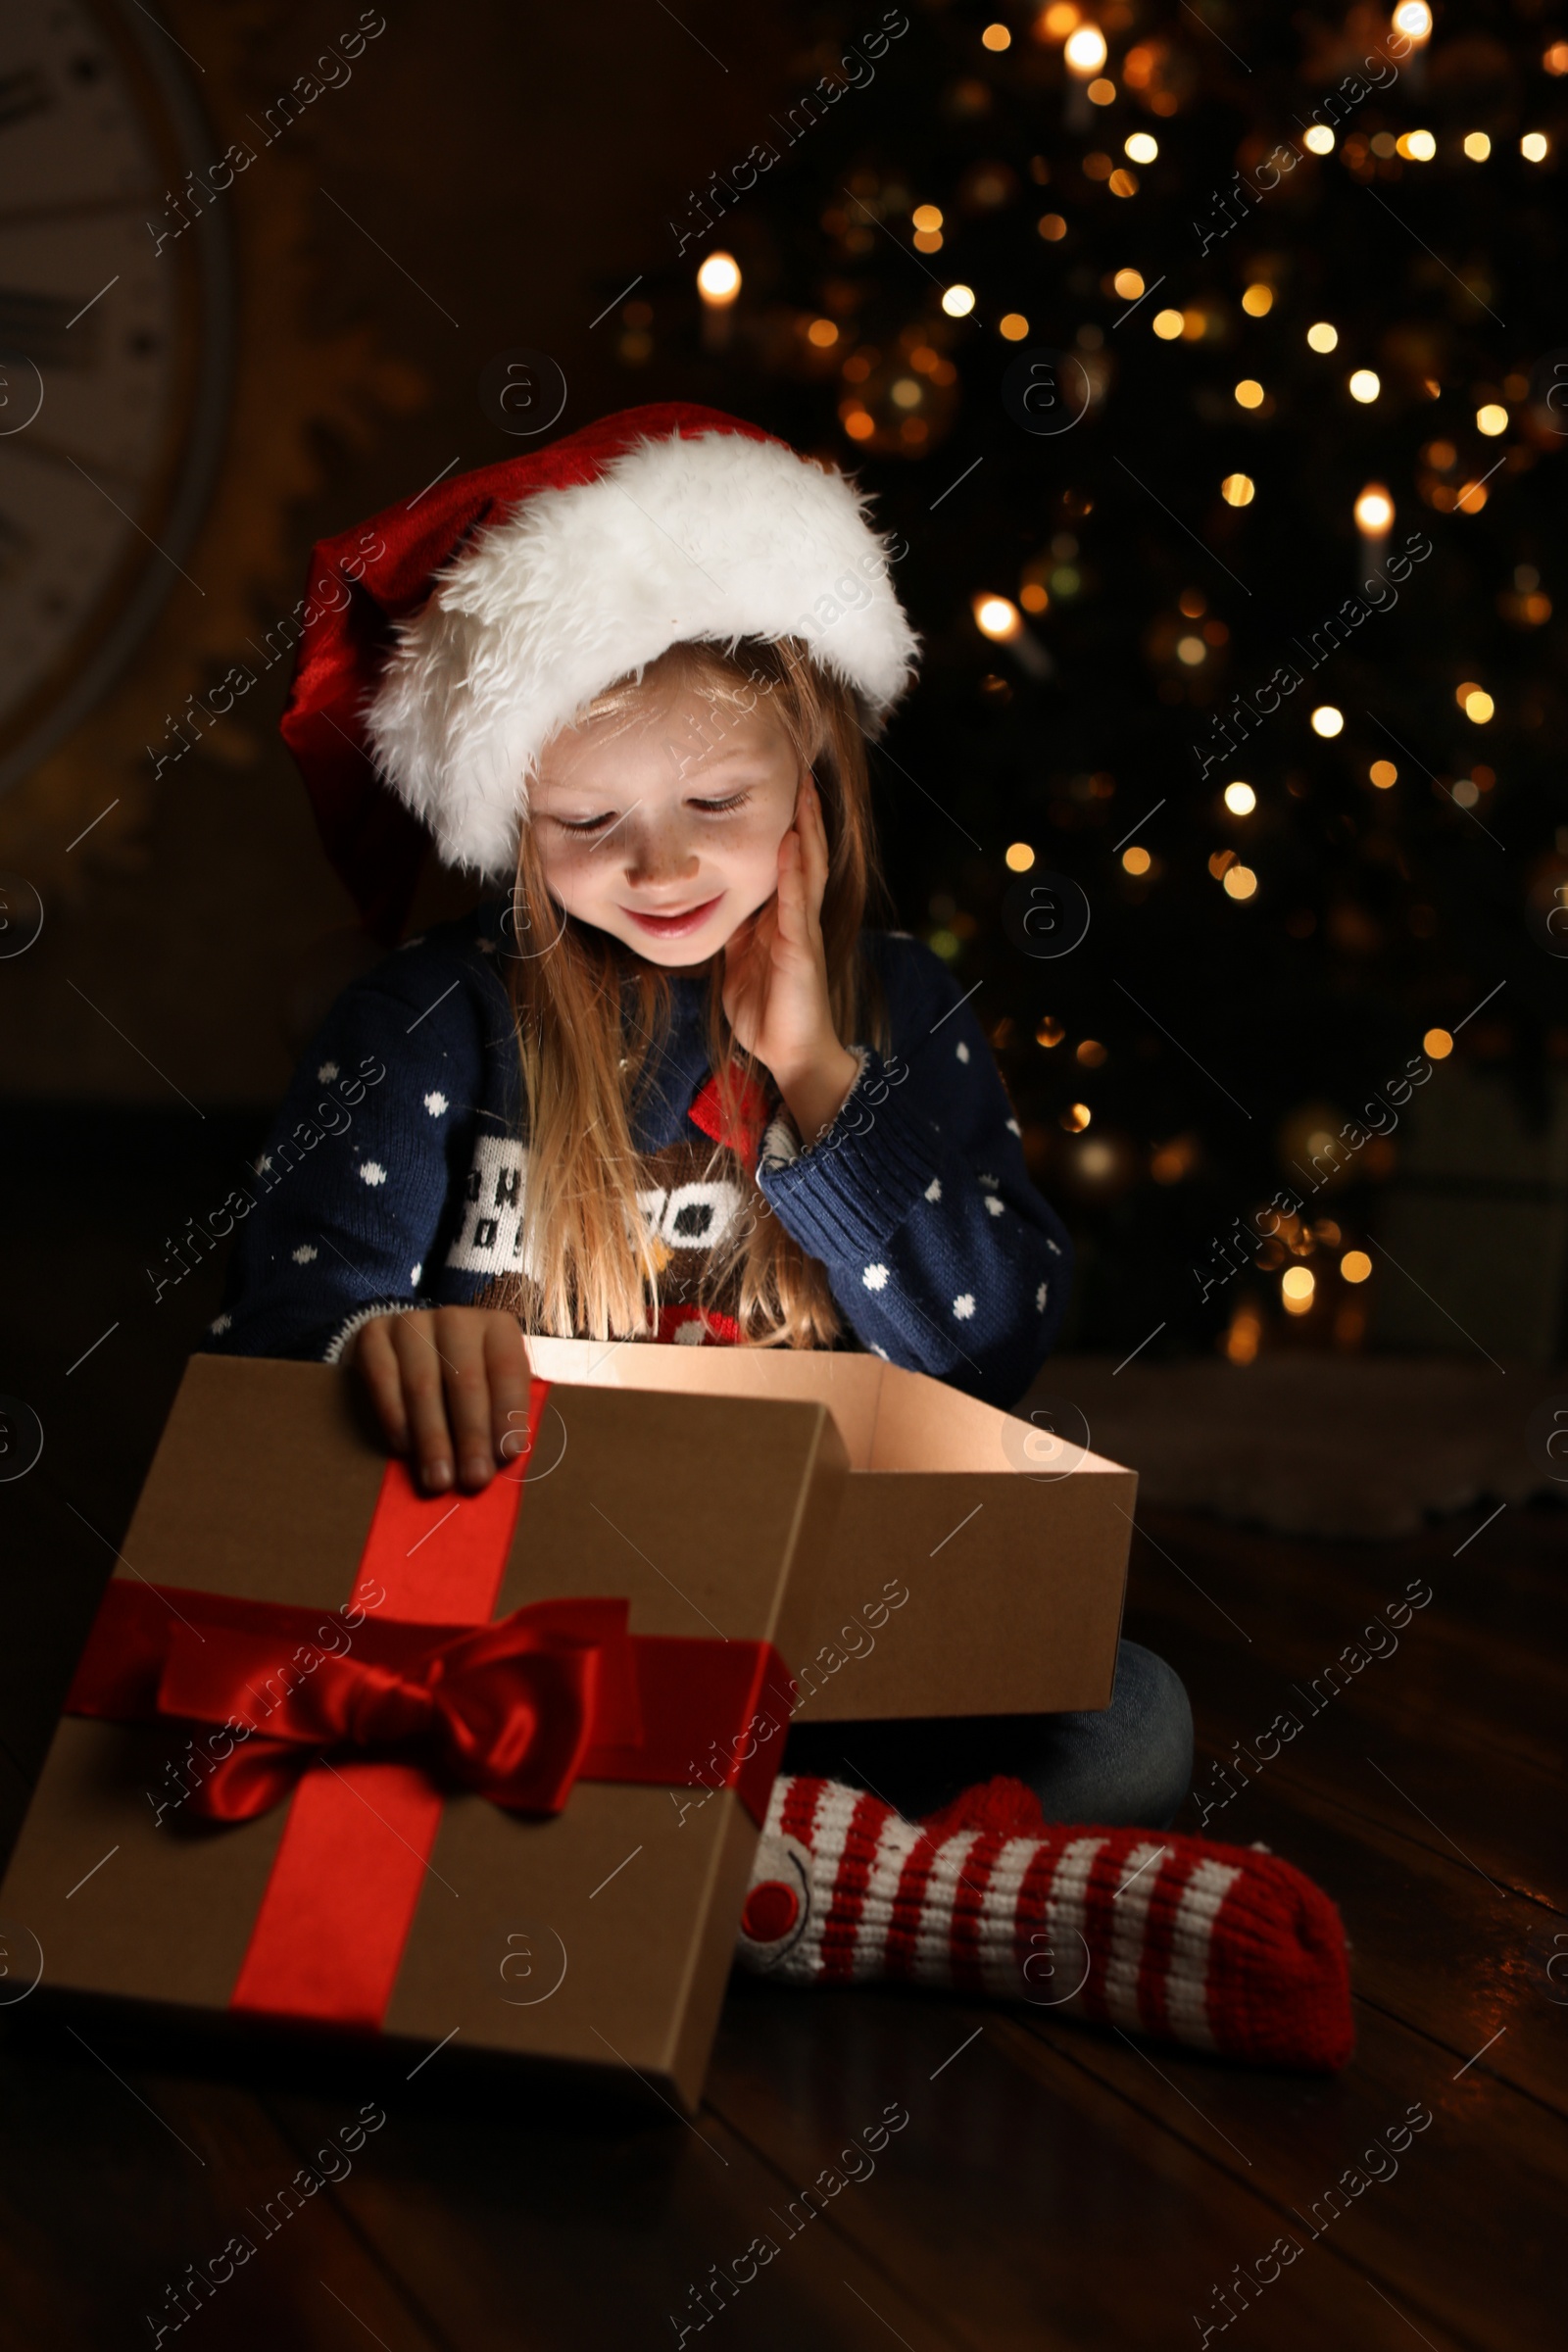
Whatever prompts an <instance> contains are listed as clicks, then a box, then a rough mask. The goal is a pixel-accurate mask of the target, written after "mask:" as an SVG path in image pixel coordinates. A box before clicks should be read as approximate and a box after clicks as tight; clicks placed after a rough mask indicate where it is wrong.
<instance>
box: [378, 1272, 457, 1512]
mask: <svg viewBox="0 0 1568 2352" xmlns="http://www.w3.org/2000/svg"><path fill="white" fill-rule="evenodd" d="M390 1320H391V1324H392V1330H391V1334H390V1337H391V1342H392V1348H393V1351H394V1353H395V1354H396V1356H397V1361H398V1375H399V1378H400V1379H401V1381H402V1384H403V1403H404V1409H405V1410H406V1412H407V1413H408V1416H409V1442H410V1450H411V1451H412V1453H413V1455H414V1459H415V1461H416V1463H417V1467H418V1472H419V1477H420V1479H421V1481H422V1483H423V1485H424V1487H425V1488H426V1490H427V1491H428V1492H429V1493H431V1494H439V1493H440V1492H441V1491H442V1490H443V1489H444V1488H447V1487H450V1486H451V1484H452V1433H451V1431H450V1430H449V1428H448V1427H447V1410H446V1399H445V1396H444V1394H443V1391H442V1385H441V1358H440V1356H439V1355H438V1354H437V1353H436V1350H435V1345H434V1335H433V1333H432V1331H431V1328H430V1326H431V1325H432V1324H433V1323H434V1321H435V1317H434V1316H433V1315H431V1314H429V1313H424V1312H421V1313H417V1314H410V1315H397V1316H395V1317H392V1318H390Z"/></svg>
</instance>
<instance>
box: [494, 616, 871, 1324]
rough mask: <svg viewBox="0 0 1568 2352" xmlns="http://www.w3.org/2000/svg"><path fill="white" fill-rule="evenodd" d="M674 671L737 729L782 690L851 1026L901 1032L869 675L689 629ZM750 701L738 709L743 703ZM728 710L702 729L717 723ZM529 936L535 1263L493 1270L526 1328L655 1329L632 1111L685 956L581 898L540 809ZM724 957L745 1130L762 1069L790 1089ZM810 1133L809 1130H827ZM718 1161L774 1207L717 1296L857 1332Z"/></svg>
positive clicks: (621, 702) (728, 1107)
mask: <svg viewBox="0 0 1568 2352" xmlns="http://www.w3.org/2000/svg"><path fill="white" fill-rule="evenodd" d="M651 667H652V668H653V669H657V672H658V680H657V683H659V684H662V683H663V682H664V681H666V680H668V681H672V682H673V683H675V684H676V685H679V686H685V687H689V688H691V689H692V690H694V691H695V692H696V693H697V695H698V696H699V697H700V699H701V700H702V701H703V702H704V703H705V704H706V705H707V707H708V711H709V713H710V714H711V726H712V728H713V729H714V730H715V731H721V730H722V727H723V726H724V725H726V724H733V723H734V721H735V715H744V714H745V713H747V712H749V711H753V710H755V709H756V708H757V706H758V702H759V698H760V696H761V695H765V696H766V697H767V698H768V705H769V708H770V709H771V710H772V711H774V712H775V713H776V715H777V717H778V719H779V721H780V723H781V725H782V726H783V729H784V732H785V734H786V736H787V737H788V740H789V743H790V746H791V749H792V750H793V751H794V752H795V753H796V755H797V757H798V758H799V760H801V761H802V762H803V764H805V765H806V766H808V767H809V768H810V770H811V772H812V774H813V775H814V777H815V779H816V784H817V789H818V792H819V794H820V796H821V803H822V815H823V821H824V824H825V827H826V832H827V841H828V857H829V862H828V876H827V886H826V889H825V891H824V893H823V899H822V909H821V924H822V941H823V947H824V950H825V955H826V963H827V980H828V996H829V1002H830V1005H831V1006H832V1013H833V1025H834V1028H835V1030H836V1032H837V1034H838V1036H839V1038H840V1039H841V1040H842V1041H843V1042H844V1043H845V1044H846V1045H850V1044H874V1045H877V1046H878V1047H881V1048H883V1049H884V1050H885V1049H886V1047H887V1044H888V1032H887V1013H886V1006H885V1004H884V1001H883V997H882V992H881V989H880V986H879V985H878V982H877V978H876V974H875V971H874V969H873V967H872V966H871V964H870V962H869V959H868V958H867V957H866V956H865V954H864V951H863V949H862V946H861V941H860V932H861V926H862V923H863V921H864V919H865V915H866V908H867V904H868V901H869V900H871V899H873V898H874V899H875V900H876V901H877V902H878V906H879V909H880V906H881V905H882V904H883V903H884V900H885V894H884V891H883V886H882V882H881V877H880V875H879V873H878V871H877V868H876V862H875V845H874V840H873V834H872V825H871V806H870V782H869V778H868V775H867V772H866V760H865V743H864V737H863V734H862V731H861V728H860V724H859V720H858V717H857V715H856V710H855V704H854V700H853V698H852V696H851V694H850V691H849V689H848V688H847V687H846V686H844V685H843V684H842V683H841V682H840V681H839V680H838V679H836V678H834V677H832V676H831V675H830V674H829V673H828V672H827V671H825V670H824V669H822V668H820V667H819V666H818V665H817V664H816V663H815V662H812V661H811V660H810V658H809V655H808V653H807V651H806V648H805V646H804V645H803V644H801V643H800V641H799V640H796V639H792V638H787V637H786V638H781V639H779V640H778V641H777V642H776V643H764V642H762V641H760V640H751V641H746V640H743V641H740V642H739V643H737V644H736V645H735V646H733V647H731V648H729V649H725V648H722V647H720V646H717V645H711V644H706V643H682V644H679V645H676V646H673V647H671V648H670V649H669V651H668V652H667V653H666V654H664V655H663V656H662V657H661V659H660V662H658V663H657V664H654V665H651ZM655 684H656V681H655V680H654V678H653V677H652V676H651V675H649V674H646V673H633V674H631V675H628V676H627V677H624V678H622V679H620V680H618V681H617V682H616V683H615V684H614V685H613V686H611V687H609V688H607V689H606V691H605V692H604V693H603V694H601V695H599V696H597V697H596V699H595V700H594V701H593V702H592V703H591V704H590V705H589V706H588V707H587V709H586V710H585V711H583V712H581V713H580V714H579V717H578V719H577V721H576V724H578V725H579V726H580V725H585V724H587V723H589V722H590V721H591V720H594V719H600V718H610V719H614V718H620V719H622V720H624V721H625V722H626V723H628V724H629V723H631V722H632V720H633V719H634V718H635V717H636V716H638V715H639V714H640V712H641V711H642V710H643V709H645V708H646V704H647V700H648V698H649V696H650V695H651V693H652V692H653V691H654V689H655ZM731 714H734V715H731ZM708 731H709V730H708V724H707V722H705V726H704V728H703V729H701V730H700V733H702V734H704V735H706V734H707V733H708ZM512 923H513V929H514V934H515V940H516V942H517V943H518V944H519V946H522V945H524V944H525V943H534V942H537V943H540V944H539V945H538V947H537V948H529V949H528V950H527V952H523V953H514V955H513V956H512V957H511V958H510V959H509V962H508V967H507V968H508V992H509V995H510V997H511V1001H512V1009H513V1017H514V1022H515V1030H516V1039H517V1051H518V1055H519V1059H520V1063H521V1074H522V1091H523V1098H524V1104H525V1116H526V1142H527V1145H528V1158H527V1181H526V1183H525V1184H524V1187H523V1200H522V1219H523V1227H522V1233H521V1235H520V1237H519V1256H520V1262H521V1264H522V1266H523V1267H524V1268H525V1269H526V1271H525V1272H523V1273H520V1274H509V1275H506V1276H504V1277H502V1278H501V1279H500V1281H499V1282H498V1283H496V1284H493V1285H492V1286H491V1288H490V1291H489V1292H488V1293H487V1294H486V1297H485V1299H484V1303H485V1304H487V1305H503V1306H506V1307H507V1308H509V1309H511V1310H512V1311H514V1312H515V1313H516V1314H518V1315H519V1316H520V1317H521V1319H522V1322H523V1325H524V1327H525V1329H528V1330H531V1331H540V1332H551V1333H555V1334H558V1335H560V1336H562V1337H566V1338H571V1337H577V1338H584V1339H599V1340H609V1339H621V1338H627V1337H642V1338H646V1337H649V1336H651V1334H652V1331H653V1329H654V1328H655V1325H656V1322H657V1317H658V1311H659V1305H660V1288H659V1273H660V1267H659V1257H660V1252H659V1251H658V1250H657V1248H656V1245H655V1243H654V1240H653V1236H652V1235H651V1233H650V1232H649V1230H648V1228H647V1224H646V1222H645V1219H644V1217H643V1214H642V1212H641V1210H640V1208H639V1206H638V1202H637V1188H638V1178H639V1163H638V1159H637V1154H636V1148H635V1145H634V1142H633V1133H632V1120H633V1113H634V1110H635V1108H636V1104H637V1101H638V1096H639V1092H640V1089H641V1087H642V1085H643V1084H644V1083H645V1082H647V1081H649V1080H651V1078H652V1077H653V1074H654V1072H655V1071H656V1069H657V1067H658V1063H659V1059H660V1054H661V1050H662V1046H663V1044H664V1041H665V1039H666V1037H667V1035H668V1029H669V1020H670V1013H671V1009H672V995H671V990H670V984H669V977H668V974H667V973H666V972H665V971H663V970H662V969H661V968H660V967H659V966H658V965H656V964H650V963H648V962H645V961H644V960H643V959H642V958H641V957H640V956H637V955H636V954H635V953H634V952H633V951H632V950H631V949H630V948H628V947H626V946H625V945H624V944H623V943H622V942H621V941H619V940H617V939H614V938H613V937H612V936H611V934H609V933H608V932H604V931H600V930H598V929H596V928H594V927H593V926H592V925H588V924H582V923H579V922H577V921H576V920H574V919H573V918H572V917H571V916H569V915H567V914H566V913H565V912H564V909H563V907H561V905H560V903H559V901H557V900H555V899H553V898H552V897H551V895H550V893H549V890H548V888H547V887H546V883H545V878H544V870H543V863H542V860H541V858H540V854H539V847H538V843H537V841H536V839H535V837H534V832H533V828H532V826H531V824H529V823H528V822H527V821H526V819H525V820H524V823H523V826H522V832H521V840H520V844H519V848H518V856H517V871H516V878H515V884H514V889H513V905H512ZM723 979H724V957H723V954H722V952H720V953H719V954H718V955H716V956H713V958H712V959H711V963H710V965H709V970H708V1007H707V1037H708V1048H709V1067H710V1069H711V1072H712V1073H713V1075H714V1077H715V1079H716V1081H717V1084H718V1089H719V1098H720V1105H721V1108H722V1111H723V1114H724V1117H723V1124H724V1128H725V1131H726V1132H735V1125H734V1122H735V1121H736V1120H737V1119H738V1113H739V1108H740V1103H741V1099H742V1094H743V1090H744V1088H745V1086H746V1085H747V1083H748V1082H750V1084H752V1085H753V1086H760V1088H761V1089H762V1090H763V1091H764V1093H765V1095H766V1096H767V1097H768V1098H769V1099H770V1100H774V1101H776V1097H777V1089H776V1087H774V1085H773V1082H772V1080H771V1078H770V1076H769V1074H768V1072H767V1071H766V1069H765V1068H764V1067H763V1066H762V1064H761V1063H760V1062H759V1061H757V1060H755V1059H754V1057H753V1056H752V1055H750V1054H746V1053H745V1052H743V1051H742V1049H741V1048H740V1047H739V1046H738V1045H737V1044H736V1042H735V1039H734V1036H733V1034H732V1032H731V1030H730V1026H729V1023H728V1021H727V1019H726V1018H725V1015H724V1006H723ZM808 1140H809V1139H808ZM708 1175H709V1178H710V1179H714V1178H722V1177H728V1178H729V1179H730V1180H731V1181H732V1182H734V1183H736V1184H737V1185H738V1186H739V1188H740V1190H741V1192H742V1193H743V1195H745V1194H748V1193H749V1194H750V1196H751V1199H752V1205H753V1211H754V1213H752V1214H749V1215H747V1216H743V1217H739V1218H736V1219H735V1220H734V1221H733V1223H732V1224H731V1225H730V1227H729V1228H728V1230H727V1231H726V1232H725V1233H724V1234H722V1235H721V1236H720V1237H719V1239H718V1240H717V1242H716V1243H715V1245H714V1247H713V1250H712V1251H711V1254H710V1258H709V1261H708V1264H707V1268H706V1271H705V1273H704V1276H703V1280H702V1285H701V1293H700V1297H699V1299H698V1303H699V1304H705V1303H711V1301H712V1299H714V1298H715V1297H716V1296H717V1295H718V1294H719V1293H720V1292H721V1291H722V1290H725V1289H727V1287H728V1285H729V1283H730V1281H731V1279H732V1277H734V1276H735V1274H736V1273H737V1271H738V1281H737V1282H736V1284H735V1294H736V1303H735V1316H736V1320H737V1321H738V1322H739V1324H740V1328H741V1334H742V1337H743V1339H744V1340H745V1341H747V1342H748V1343H750V1344H751V1345H753V1346H760V1347H787V1348H823V1347H828V1346H830V1345H831V1344H832V1342H833V1341H834V1339H835V1338H836V1337H837V1336H838V1333H839V1330H840V1323H839V1315H838V1310H837V1308H836V1306H835V1304H834V1300H833V1296H832V1292H831V1290H830V1288H829V1285H828V1279H827V1273H826V1269H825V1268H824V1267H823V1266H822V1265H821V1264H820V1262H819V1261H818V1260H816V1259H814V1258H812V1257H809V1255H808V1254H807V1253H806V1251H805V1250H802V1249H801V1247H800V1245H799V1244H798V1243H796V1242H794V1241H792V1240H791V1238H790V1236H789V1235H788V1234H787V1233H786V1232H785V1231H784V1229H783V1227H782V1226H781V1225H780V1224H779V1222H778V1220H777V1218H776V1217H775V1216H774V1215H773V1214H772V1212H771V1210H770V1208H769V1206H768V1203H767V1201H766V1200H765V1199H764V1197H763V1196H762V1194H761V1192H760V1189H759V1188H758V1187H757V1186H756V1185H755V1184H754V1183H753V1181H752V1179H751V1177H750V1176H749V1175H748V1173H747V1169H746V1166H745V1163H744V1161H743V1160H742V1158H741V1157H740V1154H739V1153H738V1152H735V1151H734V1150H732V1149H730V1148H728V1147H726V1146H723V1145H715V1147H714V1150H713V1152H712V1155H711V1160H710V1163H709V1168H708Z"/></svg>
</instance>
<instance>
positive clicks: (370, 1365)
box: [354, 1315, 409, 1453]
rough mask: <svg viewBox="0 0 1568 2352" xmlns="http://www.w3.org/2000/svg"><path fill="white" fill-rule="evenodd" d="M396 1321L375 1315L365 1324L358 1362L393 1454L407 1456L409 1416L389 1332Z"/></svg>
mask: <svg viewBox="0 0 1568 2352" xmlns="http://www.w3.org/2000/svg"><path fill="white" fill-rule="evenodd" d="M396 1320H397V1317H396V1316H395V1315H372V1316H371V1317H370V1320H369V1321H368V1323H366V1324H363V1325H362V1326H361V1328H360V1332H359V1336H358V1339H357V1341H356V1343H355V1348H354V1362H355V1365H356V1367H357V1368H358V1371H359V1375H360V1378H361V1379H362V1380H363V1381H364V1383H365V1386H366V1388H367V1390H368V1393H369V1398H370V1403H371V1407H372V1408H373V1410H374V1413H375V1416H376V1419H377V1420H378V1421H379V1422H380V1424H381V1431H382V1435H383V1436H384V1437H385V1439H386V1442H387V1445H388V1446H389V1447H390V1448H391V1450H392V1452H393V1453H407V1451H408V1449H409V1416H408V1414H407V1413H406V1412H405V1410H404V1408H403V1382H402V1378H401V1376H400V1374H399V1371H398V1359H397V1356H396V1354H395V1353H394V1352H393V1348H392V1335H391V1333H390V1331H389V1330H388V1328H387V1327H388V1325H389V1324H391V1323H394V1322H396Z"/></svg>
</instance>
